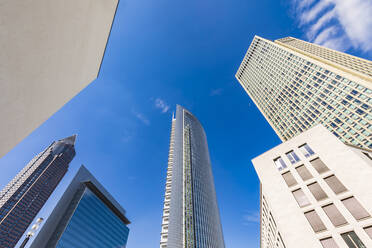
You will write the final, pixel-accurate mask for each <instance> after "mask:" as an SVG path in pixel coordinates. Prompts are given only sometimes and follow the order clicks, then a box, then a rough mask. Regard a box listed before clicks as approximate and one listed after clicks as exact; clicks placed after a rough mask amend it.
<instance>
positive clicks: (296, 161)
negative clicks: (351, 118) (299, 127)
mask: <svg viewBox="0 0 372 248" xmlns="http://www.w3.org/2000/svg"><path fill="white" fill-rule="evenodd" d="M252 163H253V165H254V168H255V170H256V172H257V174H258V177H259V179H260V182H261V209H260V215H261V225H260V227H261V248H284V247H285V248H298V247H309V248H367V247H372V218H371V214H372V194H371V188H372V181H371V178H372V150H368V149H363V148H359V147H356V146H353V145H347V144H345V143H343V142H341V141H340V140H339V139H338V138H337V137H335V136H334V135H333V134H332V133H331V132H329V131H328V130H327V129H326V128H325V127H324V126H322V125H317V126H315V127H313V128H311V129H309V130H307V131H305V132H303V133H301V134H299V135H298V136H296V137H294V138H292V139H291V140H289V141H286V142H284V143H282V144H280V145H278V146H277V147H275V148H273V149H271V150H269V151H267V152H265V153H263V154H262V155H260V156H258V157H257V158H255V159H253V160H252Z"/></svg>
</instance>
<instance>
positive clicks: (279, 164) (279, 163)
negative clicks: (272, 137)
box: [274, 157, 287, 171]
mask: <svg viewBox="0 0 372 248" xmlns="http://www.w3.org/2000/svg"><path fill="white" fill-rule="evenodd" d="M274 163H275V165H276V168H277V169H278V170H279V171H281V170H284V169H285V168H287V165H286V164H285V162H284V160H283V159H282V158H281V157H279V158H276V159H274Z"/></svg>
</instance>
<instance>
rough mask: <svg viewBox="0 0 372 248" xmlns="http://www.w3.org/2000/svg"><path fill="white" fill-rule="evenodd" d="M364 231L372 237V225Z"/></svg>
mask: <svg viewBox="0 0 372 248" xmlns="http://www.w3.org/2000/svg"><path fill="white" fill-rule="evenodd" d="M364 231H366V233H367V234H368V236H369V237H370V238H371V239H372V226H369V227H366V228H364Z"/></svg>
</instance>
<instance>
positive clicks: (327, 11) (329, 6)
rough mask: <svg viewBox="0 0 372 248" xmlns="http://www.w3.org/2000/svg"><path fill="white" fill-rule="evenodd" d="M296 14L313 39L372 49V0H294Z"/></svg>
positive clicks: (325, 43)
mask: <svg viewBox="0 0 372 248" xmlns="http://www.w3.org/2000/svg"><path fill="white" fill-rule="evenodd" d="M292 4H293V6H294V9H295V10H296V13H297V14H296V15H295V16H296V18H297V21H298V25H299V27H301V28H302V29H303V30H304V32H305V34H306V37H307V38H308V40H309V41H310V42H314V43H317V44H319V45H323V46H326V47H330V48H333V49H337V50H341V51H344V50H347V49H349V48H350V47H353V48H354V49H358V50H361V51H363V52H366V53H371V52H372V32H371V30H372V18H371V13H372V1H370V0H302V1H300V0H292Z"/></svg>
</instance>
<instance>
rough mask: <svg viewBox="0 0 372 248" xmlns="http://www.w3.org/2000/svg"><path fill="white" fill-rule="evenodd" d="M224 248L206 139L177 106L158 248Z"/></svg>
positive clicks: (194, 119)
mask: <svg viewBox="0 0 372 248" xmlns="http://www.w3.org/2000/svg"><path fill="white" fill-rule="evenodd" d="M186 247H187V248H189V247H190V248H191V247H200V248H207V247H213V248H224V247H225V244H224V239H223V234H222V227H221V222H220V215H219V210H218V205H217V199H216V192H215V187H214V181H213V174H212V168H211V162H210V158H209V151H208V144H207V137H206V135H205V132H204V129H203V127H202V125H201V124H200V122H199V120H198V119H196V118H195V116H193V115H192V114H191V113H190V112H189V111H187V110H186V109H184V108H183V107H181V106H179V105H177V111H176V117H175V118H174V116H173V118H172V130H171V137H170V147H169V158H168V171H167V180H166V187H165V199H164V210H163V220H162V231H161V241H160V248H186Z"/></svg>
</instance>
